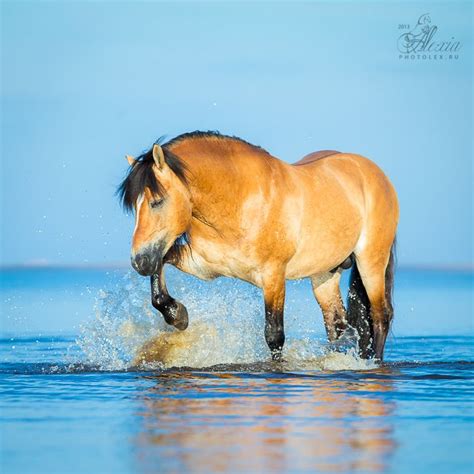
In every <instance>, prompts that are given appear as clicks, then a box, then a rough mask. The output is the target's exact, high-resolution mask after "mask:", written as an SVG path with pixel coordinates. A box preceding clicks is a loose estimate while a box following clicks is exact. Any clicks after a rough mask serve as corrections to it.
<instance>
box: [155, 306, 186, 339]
mask: <svg viewBox="0 0 474 474" xmlns="http://www.w3.org/2000/svg"><path fill="white" fill-rule="evenodd" d="M159 311H160V312H161V314H162V315H163V318H164V319H165V322H166V323H167V324H169V325H170V326H174V327H175V328H176V329H179V330H180V331H184V330H185V329H186V328H187V327H188V324H189V318H188V310H187V309H186V306H184V305H183V304H182V303H180V302H179V301H176V300H172V301H170V302H168V304H166V305H164V306H161V307H160V308H159Z"/></svg>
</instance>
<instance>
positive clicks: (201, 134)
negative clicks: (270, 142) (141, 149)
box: [164, 130, 269, 154]
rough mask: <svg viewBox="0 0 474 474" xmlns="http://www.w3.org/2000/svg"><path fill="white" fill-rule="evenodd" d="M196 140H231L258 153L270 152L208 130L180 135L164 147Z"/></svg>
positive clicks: (244, 141)
mask: <svg viewBox="0 0 474 474" xmlns="http://www.w3.org/2000/svg"><path fill="white" fill-rule="evenodd" d="M194 138H216V139H218V140H224V141H225V140H231V141H235V142H239V143H243V144H244V145H247V146H249V147H251V148H253V149H255V150H257V151H260V152H264V153H267V154H269V153H268V151H267V150H265V148H262V147H260V146H258V145H254V144H253V143H249V142H248V141H246V140H244V139H243V138H240V137H236V136H233V135H224V134H223V133H220V132H218V131H216V130H208V131H206V132H203V131H201V130H195V131H194V132H187V133H182V134H181V135H178V136H177V137H175V138H172V139H171V140H170V141H168V142H167V143H166V144H165V145H164V146H168V147H172V146H174V145H177V144H178V143H181V142H182V141H184V140H189V139H194Z"/></svg>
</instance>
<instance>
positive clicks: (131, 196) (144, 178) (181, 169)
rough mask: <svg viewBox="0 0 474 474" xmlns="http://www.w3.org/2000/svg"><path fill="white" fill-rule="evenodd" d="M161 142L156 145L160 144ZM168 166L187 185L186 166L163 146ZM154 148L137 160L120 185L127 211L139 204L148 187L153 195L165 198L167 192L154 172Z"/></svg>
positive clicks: (120, 192) (119, 188) (122, 201)
mask: <svg viewBox="0 0 474 474" xmlns="http://www.w3.org/2000/svg"><path fill="white" fill-rule="evenodd" d="M159 142H160V140H158V141H156V142H155V143H156V144H158V143H159ZM162 150H163V154H164V156H165V162H166V164H167V165H168V166H169V167H170V168H171V170H172V171H173V172H174V173H175V174H176V176H178V178H179V179H180V180H181V181H183V182H184V183H186V165H185V164H184V163H183V161H182V160H180V159H179V157H177V156H176V155H175V154H174V153H172V152H171V151H169V150H168V149H167V148H166V146H165V145H163V146H162ZM154 163H155V161H154V160H153V146H152V147H151V148H150V149H149V150H148V151H146V152H145V153H143V154H141V155H140V156H139V157H138V158H136V159H135V162H134V163H133V164H132V165H131V166H130V168H129V170H128V174H127V176H125V179H124V180H123V181H122V182H121V183H120V185H119V187H118V189H117V194H118V197H119V199H120V201H121V203H122V206H123V207H124V209H125V210H126V211H132V210H133V206H134V205H135V203H136V202H137V199H138V197H139V196H140V194H142V193H143V191H144V190H145V188H146V187H148V188H150V191H151V192H152V193H153V194H157V195H160V196H164V194H165V190H164V189H163V186H162V185H161V183H160V182H159V181H158V180H157V179H156V176H155V173H154V172H153V164H154Z"/></svg>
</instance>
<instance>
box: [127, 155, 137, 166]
mask: <svg viewBox="0 0 474 474" xmlns="http://www.w3.org/2000/svg"><path fill="white" fill-rule="evenodd" d="M125 159H126V160H127V161H128V164H129V165H130V166H133V164H134V163H135V158H133V156H130V155H125Z"/></svg>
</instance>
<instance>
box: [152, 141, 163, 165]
mask: <svg viewBox="0 0 474 474" xmlns="http://www.w3.org/2000/svg"><path fill="white" fill-rule="evenodd" d="M153 159H154V160H155V164H156V166H158V169H160V170H161V169H162V168H163V166H164V165H165V154H164V153H163V148H161V146H160V145H158V144H157V143H155V144H154V145H153Z"/></svg>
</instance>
